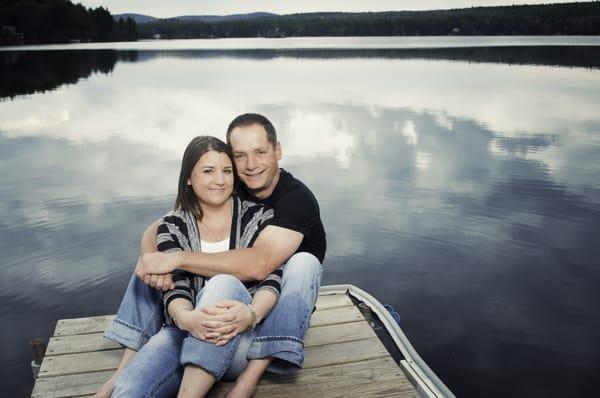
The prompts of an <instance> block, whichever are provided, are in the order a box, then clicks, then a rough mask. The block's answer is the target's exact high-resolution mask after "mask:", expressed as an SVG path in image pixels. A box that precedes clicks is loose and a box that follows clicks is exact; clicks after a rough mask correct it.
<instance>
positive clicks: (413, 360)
mask: <svg viewBox="0 0 600 398" xmlns="http://www.w3.org/2000/svg"><path fill="white" fill-rule="evenodd" d="M320 292H321V293H325V294H328V293H329V294H335V293H338V294H339V293H342V294H343V293H347V294H349V295H350V296H352V297H354V298H355V299H357V300H359V301H362V302H363V303H365V304H366V305H367V306H369V307H370V309H371V310H372V311H373V312H374V313H375V314H377V316H378V317H379V319H380V320H381V323H382V324H383V325H384V326H385V328H386V330H387V331H388V333H389V334H390V336H391V337H392V340H393V341H394V343H395V344H396V347H398V349H399V350H400V352H401V353H402V355H403V356H404V360H402V361H400V362H401V363H400V365H401V366H402V367H403V369H404V370H405V372H406V373H407V376H408V377H409V378H411V379H412V381H413V383H415V388H416V389H417V391H418V392H419V394H420V395H422V396H425V397H435V398H455V396H454V394H452V392H451V391H450V389H449V388H448V387H446V385H445V384H444V383H443V382H442V381H441V380H440V379H439V377H437V375H436V374H435V373H434V372H433V370H431V368H430V367H429V366H427V364H426V363H425V361H424V360H423V359H422V358H421V356H420V355H419V354H418V353H417V351H416V350H415V348H414V347H413V345H412V344H411V343H410V341H409V340H408V338H407V337H406V335H405V334H404V332H403V331H402V329H401V328H400V326H399V325H398V323H396V321H395V320H394V318H393V317H392V316H391V314H390V313H389V312H388V311H387V310H386V309H385V308H384V307H383V305H382V304H381V303H380V302H379V300H377V299H376V298H375V297H373V296H371V295H370V294H369V293H367V292H365V291H364V290H362V289H360V288H358V287H356V286H354V285H350V284H343V285H326V286H321V289H320Z"/></svg>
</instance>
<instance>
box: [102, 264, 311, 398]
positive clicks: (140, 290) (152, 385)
mask: <svg viewBox="0 0 600 398" xmlns="http://www.w3.org/2000/svg"><path fill="white" fill-rule="evenodd" d="M320 280H321V264H320V263H319V261H318V259H317V258H316V257H314V256H313V255H311V254H309V253H304V252H303V253H296V254H295V255H294V256H292V257H291V258H290V260H289V261H288V263H287V264H286V266H285V267H284V271H283V281H282V290H281V294H280V296H279V299H278V301H277V304H276V305H275V307H274V308H273V310H272V311H271V313H270V314H269V316H268V317H267V318H266V319H265V320H264V321H263V322H262V323H261V324H260V325H258V326H257V327H256V329H255V330H254V331H253V332H246V333H243V334H242V335H240V336H237V337H236V338H234V339H233V340H232V341H230V342H229V343H228V344H226V345H225V346H222V347H216V346H215V345H214V344H211V343H206V342H203V341H200V340H197V339H195V338H194V337H191V336H188V334H187V333H186V332H184V331H181V330H179V329H178V328H176V327H174V326H164V327H163V323H164V308H163V304H162V299H161V294H160V292H158V291H157V290H155V289H154V288H151V287H149V286H147V285H146V284H144V283H143V282H142V281H141V280H140V279H139V278H138V277H137V276H136V275H133V276H132V278H131V280H130V282H129V286H128V287H127V291H126V292H125V296H124V297H123V301H122V302H121V306H120V308H119V311H118V313H117V316H116V318H115V320H114V321H113V322H112V324H111V325H110V326H109V328H108V329H107V330H106V332H105V334H104V336H105V337H107V338H109V339H111V340H114V341H116V342H117V343H119V344H121V345H123V346H125V347H128V348H130V349H132V350H135V351H139V352H138V353H137V354H136V356H135V357H134V360H132V362H131V363H130V364H129V365H128V366H127V367H126V368H125V370H124V371H123V372H122V373H121V375H120V376H119V377H118V379H117V383H116V386H115V393H117V392H119V391H120V390H119V389H120V388H124V389H125V388H129V387H127V386H126V385H127V384H132V383H133V382H135V384H136V385H139V386H140V387H141V386H142V384H145V385H146V386H147V389H146V390H145V391H146V392H142V391H138V392H137V393H131V394H132V395H129V396H155V395H156V394H157V393H156V392H157V391H162V390H165V391H171V389H173V388H175V390H174V391H175V392H176V391H177V389H178V386H179V384H180V382H181V375H182V372H183V368H182V367H181V365H185V364H187V363H192V364H194V365H197V366H200V367H202V368H204V369H205V370H207V371H208V372H210V373H211V374H213V375H214V376H215V377H216V378H217V379H221V378H222V377H223V376H225V377H224V378H226V379H235V378H236V377H237V376H238V375H239V373H241V371H243V369H244V368H245V367H246V363H247V359H258V358H266V357H272V358H273V361H272V363H271V365H270V367H269V371H272V372H276V373H286V372H290V371H292V370H295V369H299V368H301V367H302V363H303V362H304V340H303V338H304V334H305V333H306V329H307V328H308V323H309V320H310V315H311V313H312V310H313V308H314V306H315V302H316V300H317V297H318V293H319V286H320ZM213 285H215V287H218V288H216V289H212V288H211V290H215V291H216V293H215V294H214V295H213V293H211V294H210V295H208V294H206V293H207V292H208V288H209V286H213ZM240 286H241V287H242V288H243V284H242V283H240V282H239V281H238V280H237V279H236V278H234V277H231V276H228V275H218V276H215V277H213V278H211V279H210V280H209V281H208V282H207V284H206V286H205V287H204V289H203V290H202V291H201V292H200V294H199V295H198V304H197V305H208V304H210V302H211V301H213V300H216V301H214V302H218V301H222V300H225V299H236V300H239V301H243V302H249V301H250V300H251V298H250V297H249V295H248V292H247V290H246V289H245V288H243V289H239V287H240ZM227 295H229V297H225V296H227ZM232 295H233V296H232ZM214 302H213V303H214ZM138 358H139V359H138ZM228 369H229V371H228V372H227V370H228ZM142 375H143V379H144V380H145V381H144V382H143V383H142V382H139V383H138V381H136V380H139V379H141V378H142V377H141V376H142ZM146 377H148V378H146ZM173 386H176V387H173ZM161 395H162V392H161ZM167 395H168V394H167ZM117 396H118V395H117Z"/></svg>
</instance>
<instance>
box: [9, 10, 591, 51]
mask: <svg viewBox="0 0 600 398" xmlns="http://www.w3.org/2000/svg"><path fill="white" fill-rule="evenodd" d="M126 15H127V18H121V19H119V18H117V19H116V20H115V19H114V18H113V17H112V16H111V14H110V12H109V11H108V10H107V9H106V8H103V7H98V8H95V9H92V8H87V9H86V8H85V7H83V6H82V5H81V4H73V3H71V1H69V0H2V1H1V2H0V45H2V44H5V45H6V44H17V43H25V44H31V43H61V42H62V43H64V42H73V41H75V42H76V41H82V42H84V41H122V40H137V38H138V37H139V38H143V39H147V38H158V37H160V38H166V39H169V38H205V37H260V36H265V37H285V36H413V35H423V36H425V35H448V34H456V35H558V34H562V35H600V2H599V1H593V2H580V3H563V4H547V5H524V6H499V7H472V8H464V9H455V10H434V11H390V12H365V13H342V12H327V13H325V12H322V13H304V14H290V15H275V14H266V13H265V14H264V16H262V14H260V13H253V14H247V15H236V16H235V18H226V17H219V18H212V19H207V18H206V16H204V17H202V16H185V17H176V18H171V19H153V17H147V18H149V19H148V20H149V22H145V23H141V22H140V23H138V24H136V23H135V21H134V20H133V18H131V17H130V16H129V15H133V14H126Z"/></svg>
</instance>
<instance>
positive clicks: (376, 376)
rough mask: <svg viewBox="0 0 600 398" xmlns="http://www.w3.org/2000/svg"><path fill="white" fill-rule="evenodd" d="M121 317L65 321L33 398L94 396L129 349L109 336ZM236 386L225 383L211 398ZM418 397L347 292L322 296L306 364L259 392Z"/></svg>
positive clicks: (309, 336) (268, 379)
mask: <svg viewBox="0 0 600 398" xmlns="http://www.w3.org/2000/svg"><path fill="white" fill-rule="evenodd" d="M113 318H114V315H105V316H99V317H89V318H79V319H67V320H60V321H59V322H58V323H57V326H56V330H55V334H54V336H53V337H52V339H51V340H50V343H49V345H48V349H47V351H46V357H45V358H44V362H43V364H42V367H41V368H40V372H39V375H38V379H37V381H36V385H35V387H34V391H33V393H32V397H35V398H42V397H63V398H66V397H75V396H77V397H82V396H91V395H92V394H93V393H94V392H95V391H97V390H98V388H99V387H100V386H101V385H102V384H103V383H104V382H105V381H106V380H107V379H108V377H110V375H111V374H112V372H113V371H114V369H116V367H117V365H118V363H119V360H120V358H121V355H122V352H123V350H122V348H121V347H120V346H118V345H117V344H115V343H113V342H111V341H109V340H106V339H104V338H103V337H102V333H103V331H104V329H105V328H106V327H107V326H108V325H109V323H110V322H111V321H112V319H113ZM230 388H231V384H230V383H220V384H218V385H217V386H216V387H215V388H214V389H213V390H212V391H211V394H210V396H211V397H221V396H224V395H225V394H226V392H227V391H228V390H229V389H230ZM282 395H285V396H288V397H290V398H291V397H301V396H302V397H303V396H327V397H342V396H344V397H346V396H356V397H358V396H377V397H388V396H394V397H415V396H417V394H416V391H415V390H414V388H413V386H412V385H411V384H410V382H409V380H408V379H407V378H406V376H405V375H404V373H403V372H402V370H401V369H400V368H399V366H398V365H397V364H396V363H395V362H394V361H393V360H392V359H391V357H390V356H389V354H388V352H387V351H386V349H385V348H384V347H383V344H382V343H381V342H380V341H379V339H378V338H377V336H376V334H375V332H374V331H373V330H372V328H371V327H370V325H369V324H368V323H367V322H366V321H365V319H364V317H363V316H362V314H361V313H360V311H359V310H358V308H357V307H356V306H354V304H353V303H352V301H351V300H350V298H349V297H348V296H347V295H345V294H322V295H320V296H319V300H318V301H317V310H316V311H315V313H314V314H313V315H312V318H311V323H310V327H309V329H308V332H307V334H306V337H305V363H304V369H302V371H300V372H298V373H296V374H294V375H291V376H276V375H274V376H271V375H269V376H266V377H265V378H264V379H263V380H261V383H260V386H259V388H258V390H257V394H256V396H257V397H277V396H282Z"/></svg>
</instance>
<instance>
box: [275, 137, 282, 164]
mask: <svg viewBox="0 0 600 398" xmlns="http://www.w3.org/2000/svg"><path fill="white" fill-rule="evenodd" d="M275 157H276V158H277V160H281V144H280V143H279V141H277V145H275Z"/></svg>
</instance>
